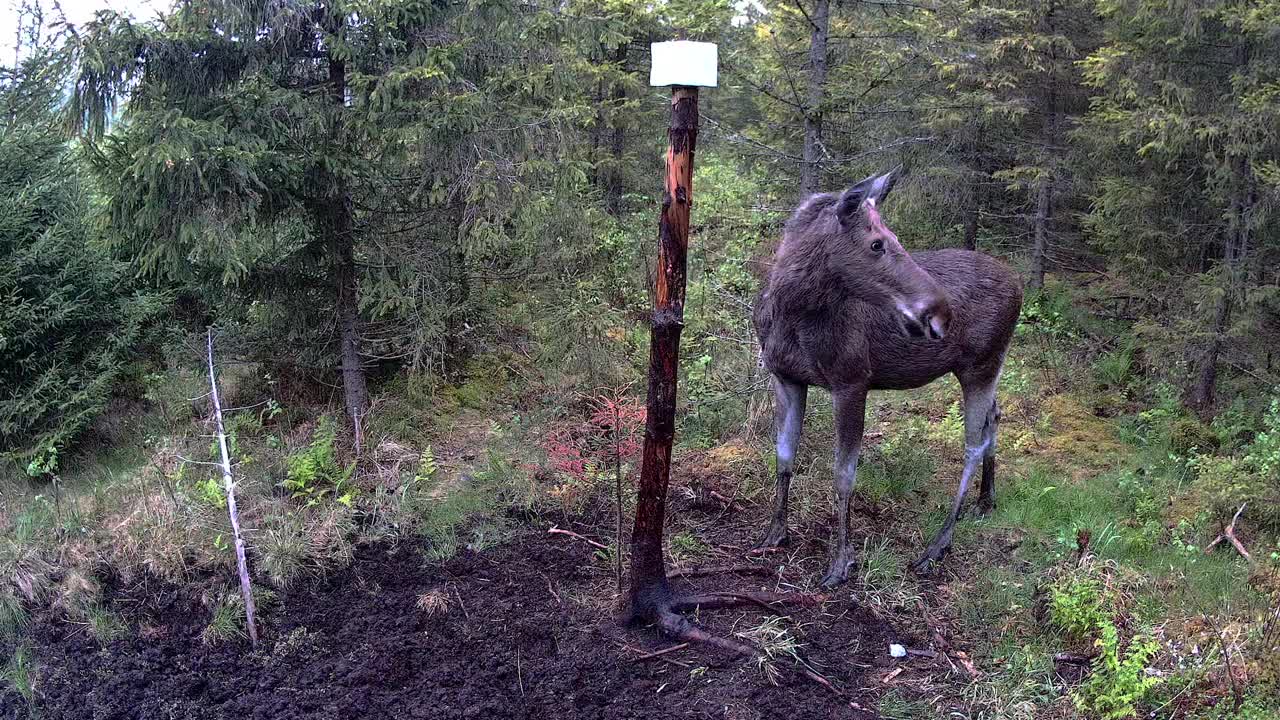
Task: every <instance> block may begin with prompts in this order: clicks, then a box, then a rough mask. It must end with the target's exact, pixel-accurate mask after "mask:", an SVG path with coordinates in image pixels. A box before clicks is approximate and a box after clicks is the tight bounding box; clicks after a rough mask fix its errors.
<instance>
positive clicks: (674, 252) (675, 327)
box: [630, 87, 698, 621]
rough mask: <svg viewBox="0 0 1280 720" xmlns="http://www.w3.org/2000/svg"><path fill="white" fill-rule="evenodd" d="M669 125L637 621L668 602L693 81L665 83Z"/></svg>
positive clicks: (637, 551)
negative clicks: (666, 549)
mask: <svg viewBox="0 0 1280 720" xmlns="http://www.w3.org/2000/svg"><path fill="white" fill-rule="evenodd" d="M668 132H669V137H670V146H669V147H668V148H667V175H666V188H665V191H664V192H663V198H662V216H661V218H660V220H659V225H658V265H657V271H656V273H655V277H654V308H653V320H652V325H651V328H650V336H649V337H650V339H649V396H648V405H647V410H648V415H647V417H646V418H645V432H644V454H643V456H642V459H641V464H640V486H639V489H638V491H637V496H636V520H635V526H634V529H633V530H632V533H631V578H630V580H631V589H630V605H631V608H630V617H631V619H632V620H636V621H645V620H651V619H654V617H655V616H656V615H657V614H658V613H660V612H662V611H663V610H665V609H666V608H667V606H668V603H669V600H670V596H671V595H670V593H671V591H670V587H669V585H668V582H667V570H666V564H665V561H664V558H663V554H662V529H663V525H664V523H665V521H666V498H667V484H668V482H669V481H670V477H671V446H672V442H673V441H674V439H675V417H676V381H677V368H678V365H679V357H680V331H681V329H682V328H683V327H684V297H685V257H686V255H687V252H688V244H689V208H690V205H691V204H692V202H693V155H694V148H695V146H696V144H697V139H698V90H697V88H687V87H676V88H673V89H672V93H671V128H670V130H669V131H668Z"/></svg>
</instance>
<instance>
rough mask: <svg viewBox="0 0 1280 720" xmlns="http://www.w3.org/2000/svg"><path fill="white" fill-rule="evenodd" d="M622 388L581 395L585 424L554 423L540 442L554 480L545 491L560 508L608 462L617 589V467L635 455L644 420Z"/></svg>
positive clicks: (619, 489)
mask: <svg viewBox="0 0 1280 720" xmlns="http://www.w3.org/2000/svg"><path fill="white" fill-rule="evenodd" d="M627 389H628V388H627V386H625V385H624V386H620V387H615V388H603V389H601V390H599V391H597V392H596V394H595V395H593V396H591V397H590V398H588V399H587V402H588V403H589V404H590V406H591V415H590V417H589V418H588V420H587V422H585V423H583V424H581V425H578V424H572V425H570V424H564V425H560V426H558V427H555V428H554V429H552V430H551V431H550V432H548V433H547V435H546V436H545V437H544V438H543V441H542V447H543V449H544V450H545V451H546V453H547V462H548V464H549V465H550V467H551V469H552V470H553V471H554V473H555V475H556V479H557V481H558V482H557V484H556V486H555V487H554V488H552V490H551V493H552V495H554V496H555V497H556V498H557V499H558V500H559V501H560V502H561V504H562V505H563V506H564V508H565V510H566V511H567V510H568V508H569V506H570V505H572V504H573V502H574V501H575V499H576V498H577V497H578V494H579V492H580V491H581V490H582V489H584V488H585V487H586V486H587V485H588V484H589V482H590V481H591V480H592V479H593V478H594V477H596V476H598V474H599V473H601V472H602V471H604V470H605V469H606V468H609V467H610V466H612V470H613V476H614V491H615V492H614V499H615V504H616V510H617V533H616V538H615V544H614V548H613V550H614V552H613V556H614V557H613V560H614V572H615V574H616V575H617V580H618V587H619V588H621V587H622V527H623V522H622V498H623V494H622V486H623V480H624V479H625V478H624V475H623V466H624V465H625V464H628V463H630V462H631V461H632V460H634V459H635V458H637V457H639V455H640V450H641V449H642V447H643V434H644V421H645V408H644V405H642V404H641V403H640V402H639V401H638V400H636V399H635V398H632V397H629V396H628V395H627Z"/></svg>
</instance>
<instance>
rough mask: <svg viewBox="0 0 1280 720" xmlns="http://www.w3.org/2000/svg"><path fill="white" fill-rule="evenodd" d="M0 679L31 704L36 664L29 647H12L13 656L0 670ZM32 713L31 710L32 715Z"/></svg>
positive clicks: (34, 692) (34, 695)
mask: <svg viewBox="0 0 1280 720" xmlns="http://www.w3.org/2000/svg"><path fill="white" fill-rule="evenodd" d="M0 680H3V681H4V682H5V683H6V684H8V685H9V686H10V687H12V688H13V689H14V690H16V691H17V692H18V694H19V695H21V696H22V698H23V699H24V700H26V701H27V704H28V705H32V706H33V704H34V702H35V697H36V687H35V683H36V664H35V658H34V657H33V656H32V653H31V648H29V647H27V646H26V645H19V646H18V647H17V648H16V649H14V651H13V656H12V657H10V658H9V662H8V663H6V664H5V666H4V668H3V670H0ZM33 708H34V706H33ZM34 714H35V713H34V712H33V713H32V715H34Z"/></svg>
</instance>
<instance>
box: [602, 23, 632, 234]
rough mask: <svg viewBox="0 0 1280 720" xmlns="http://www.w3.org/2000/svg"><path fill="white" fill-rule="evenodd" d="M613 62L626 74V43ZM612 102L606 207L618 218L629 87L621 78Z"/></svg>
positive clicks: (615, 87) (620, 207)
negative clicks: (624, 113)
mask: <svg viewBox="0 0 1280 720" xmlns="http://www.w3.org/2000/svg"><path fill="white" fill-rule="evenodd" d="M613 62H614V63H615V64H616V65H617V66H618V72H619V73H625V72H626V68H627V45H626V43H624V44H622V45H619V46H618V49H617V50H616V51H615V52H614V55H613ZM610 100H611V102H610V103H609V104H610V106H611V107H610V109H609V110H610V112H609V117H610V124H611V126H612V128H611V130H612V133H611V136H610V138H609V155H610V158H609V159H610V164H609V172H608V173H607V174H606V175H605V186H604V206H605V210H606V211H607V212H608V213H609V214H610V215H613V216H614V217H617V216H618V214H619V213H621V212H622V164H623V163H622V154H623V150H624V149H625V145H626V139H627V134H626V130H625V128H624V123H623V122H622V117H623V110H622V106H623V105H625V104H626V102H627V85H626V83H625V82H623V80H622V79H621V78H619V79H618V80H616V81H615V82H614V83H613V93H612V95H611V97H610Z"/></svg>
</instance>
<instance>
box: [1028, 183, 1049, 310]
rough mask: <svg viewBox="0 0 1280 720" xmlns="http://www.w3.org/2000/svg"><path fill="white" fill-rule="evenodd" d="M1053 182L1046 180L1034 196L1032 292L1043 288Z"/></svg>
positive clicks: (1030, 283) (1030, 284)
mask: <svg viewBox="0 0 1280 720" xmlns="http://www.w3.org/2000/svg"><path fill="white" fill-rule="evenodd" d="M1052 183H1053V181H1052V180H1051V179H1048V178H1046V179H1045V180H1044V181H1043V182H1042V183H1041V184H1040V190H1039V192H1038V193H1037V194H1036V221H1035V244H1034V245H1033V246H1032V247H1031V281H1030V282H1029V283H1028V285H1029V286H1030V287H1031V289H1033V290H1039V289H1041V288H1043V287H1044V257H1045V253H1046V252H1047V251H1048V248H1049V221H1050V220H1051V219H1052V217H1053V197H1052V193H1053V184H1052Z"/></svg>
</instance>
